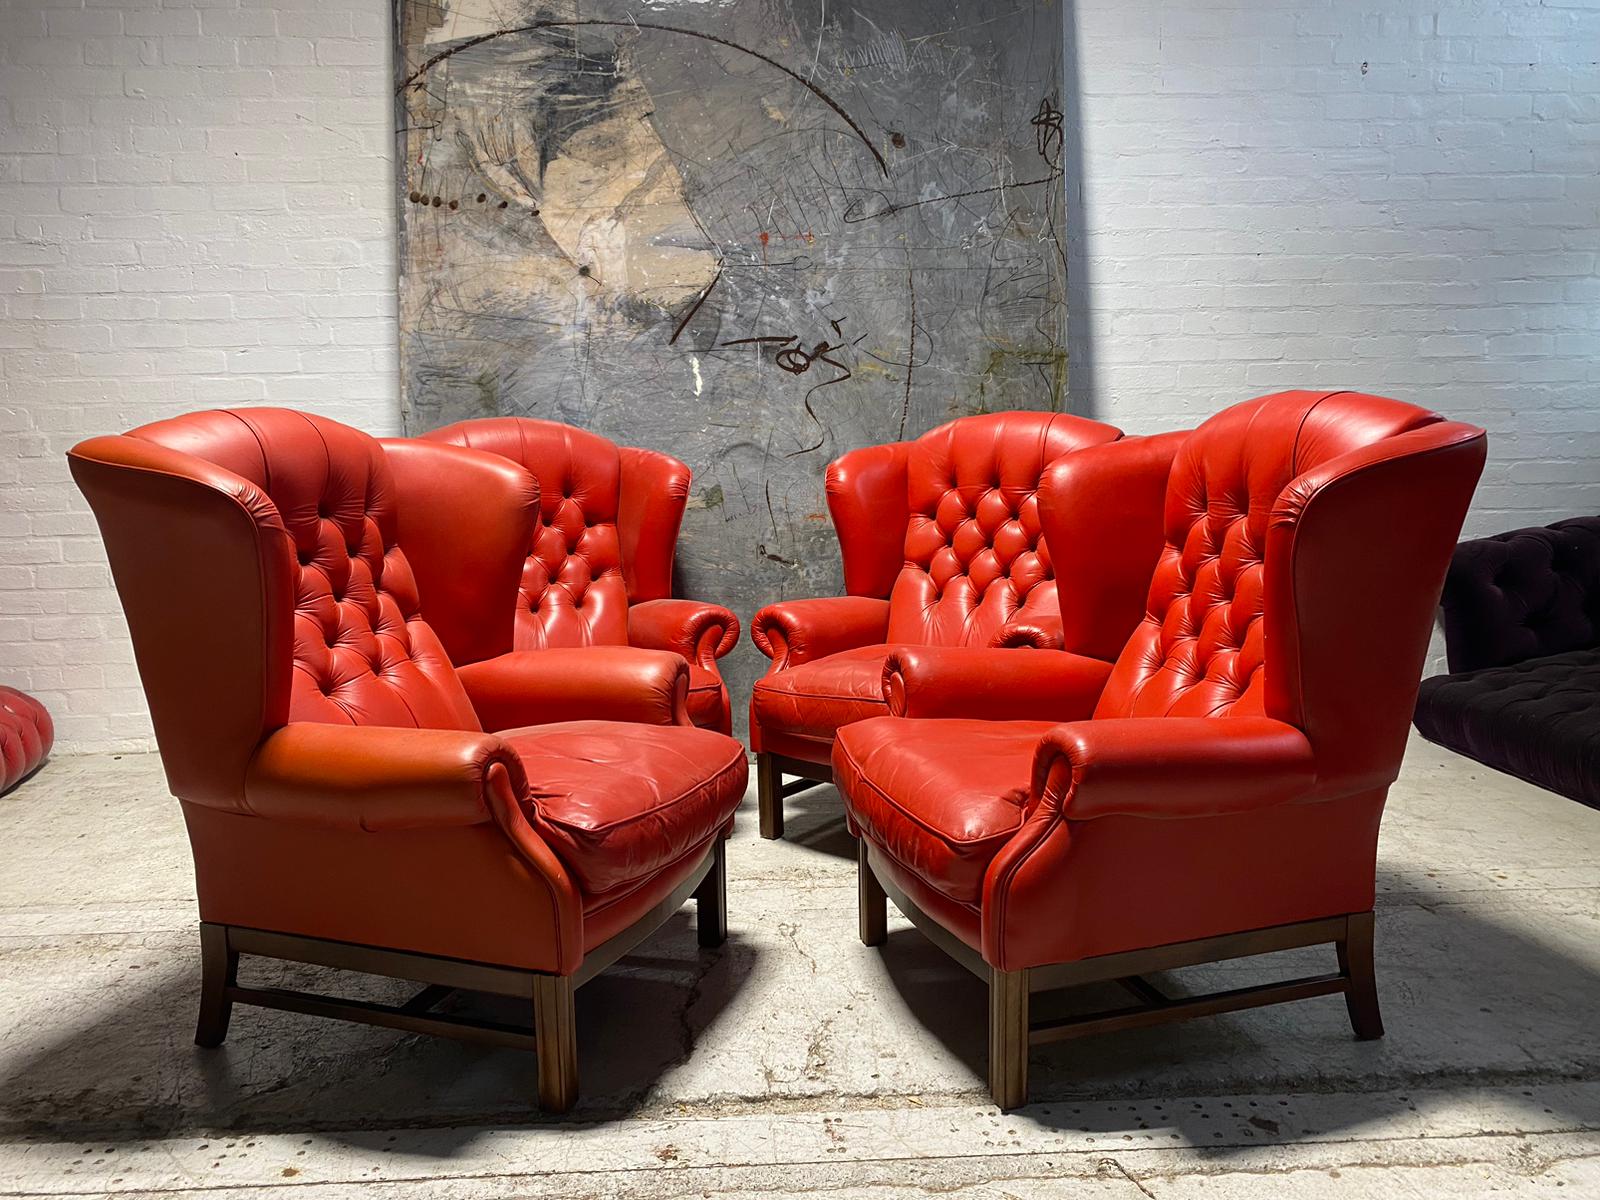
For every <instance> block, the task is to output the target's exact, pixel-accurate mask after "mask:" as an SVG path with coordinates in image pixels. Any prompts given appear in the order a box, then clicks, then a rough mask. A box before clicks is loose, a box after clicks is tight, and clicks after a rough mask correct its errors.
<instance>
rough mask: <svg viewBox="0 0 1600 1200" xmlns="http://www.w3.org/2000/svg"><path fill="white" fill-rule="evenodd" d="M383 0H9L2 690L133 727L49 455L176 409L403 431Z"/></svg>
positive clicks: (145, 729)
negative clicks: (262, 410)
mask: <svg viewBox="0 0 1600 1200" xmlns="http://www.w3.org/2000/svg"><path fill="white" fill-rule="evenodd" d="M390 41H391V35H390V31H389V12H388V6H387V4H386V3H385V0H243V2H242V3H241V2H240V0H215V2H211V0H191V2H188V3H185V2H183V0H160V2H158V0H89V2H88V4H87V6H86V5H85V4H84V2H83V0H61V2H59V3H58V2H56V0H0V682H4V683H8V684H12V685H15V686H17V687H21V688H24V689H25V690H27V691H30V692H32V693H34V694H35V695H37V696H38V697H39V698H40V699H41V700H43V701H44V702H45V703H46V704H47V705H49V707H50V709H51V712H52V713H53V714H54V715H55V719H56V726H57V729H58V735H57V740H58V744H59V745H60V747H61V749H62V750H68V751H70V750H83V749H105V748H131V747H137V746H144V745H149V744H150V732H149V718H148V716H147V715H146V712H145V705H144V698H143V695H142V693H141V692H140V690H139V680H138V676H137V672H136V671H135V669H134V665H133V656H132V650H131V647H130V646H129V644H128V639H127V630H126V626H125V625H124V623H123V620H122V617H121V613H120V611H119V609H118V606H117V600H116V595H115V592H114V591H113V590H112V587H111V579H110V572H109V570H108V568H107V567H106V564H105V558H104V555H103V553H102V551H101V547H100V542H99V537H98V535H97V533H96V531H95V527H94V522H93V519H92V518H91V517H90V515H89V511H88V508H87V506H86V505H85V504H84V503H83V501H82V499H81V497H79V495H78V494H77V491H76V489H75V488H74V487H73V486H72V484H71V481H70V480H69V478H68V475H67V469H66V462H65V459H64V457H63V455H64V453H65V451H66V450H67V448H68V447H69V446H71V445H72V444H73V443H74V442H76V441H78V440H79V439H80V438H82V437H85V436H87V435H89V434H94V433H110V432H119V431H121V430H124V429H127V428H129V427H131V426H133V425H137V424H140V423H142V422H145V421H150V420H155V419H157V418H160V417H165V416H171V415H173V414H176V413H181V412H186V411H189V410H192V409H200V408H212V407H217V406H219V405H234V404H257V403H273V404H285V405H290V406H294V407H301V408H309V409H313V410H315V411H318V412H323V413H326V414H328V415H329V416H332V417H335V418H337V419H339V420H343V421H348V422H350V423H352V424H355V425H359V426H361V427H362V428H365V429H369V430H371V431H373V432H375V433H392V432H395V431H396V428H397V425H398V412H399V404H398V395H397V387H398V384H397V370H396V353H395V278H394V276H395V251H394V220H393V213H394V203H393V183H392V179H393V154H392V135H391V128H392V116H391V107H390V93H389V88H390V65H389V64H390V50H389V47H390Z"/></svg>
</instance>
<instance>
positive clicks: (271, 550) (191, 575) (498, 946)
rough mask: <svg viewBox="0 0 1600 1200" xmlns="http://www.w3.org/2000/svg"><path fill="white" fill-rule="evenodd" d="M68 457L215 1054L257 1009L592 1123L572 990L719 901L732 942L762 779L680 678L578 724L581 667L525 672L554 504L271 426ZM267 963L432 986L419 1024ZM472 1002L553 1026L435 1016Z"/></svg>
mask: <svg viewBox="0 0 1600 1200" xmlns="http://www.w3.org/2000/svg"><path fill="white" fill-rule="evenodd" d="M391 456H392V457H393V459H394V463H399V464H401V468H402V469H401V471H400V472H399V475H398V476H397V473H396V471H395V469H394V463H392V462H391ZM70 460H71V467H72V473H73V477H74V478H75V479H76V481H77V483H78V486H79V487H80V488H81V489H82V490H83V492H84V494H85V495H86V496H87V497H88V499H89V502H90V505H91V506H92V507H93V509H94V512H95V516H96V518H97V519H98V521H99V523H100V529H101V532H102V534H103V536H104V538H105V544H106V550H107V553H108V555H109V557H110V561H111V568H112V572H113V574H114V576H115V578H116V583H117V590H118V592H119V593H120V594H121V597H122V603H123V607H124V610H125V611H126V613H127V617H128V624H129V627H130V629H131V631H132V634H133V644H134V651H135V654H136V656H137V659H138V664H139V673H140V676H141V678H142V680H143V682H144V688H145V695H146V696H147V698H148V699H149V702H150V711H151V716H152V718H153V720H154V724H155V732H156V738H157V741H158V742H159V744H160V747H161V754H162V761H163V764H164V766H165V768H166V772H167V780H168V784H169V786H170V787H171V789H172V792H173V794H174V795H175V796H176V797H177V798H178V799H179V801H180V802H181V803H182V806H183V814H184V819H185V821H186V823H187V825H188V830H189V838H190V843H191V846H192V849H193V852H194V864H195V877H196V883H197V887H198V892H199V901H200V917H201V922H202V925H201V945H202V963H203V972H202V975H203V978H202V995H201V1008H200V1020H199V1026H198V1030H197V1033H196V1041H197V1042H199V1043H200V1044H201V1045H206V1046H214V1045H217V1044H219V1043H220V1042H221V1041H222V1039H223V1037H224V1035H225V1034H226V1031H227V1025H228V1018H229V1014H230V1010H231V1006H232V1004H233V1003H235V1002H239V1003H247V1004H258V1005H265V1006H267V1007H272V1008H283V1009H289V1010H292V1011H297V1012H305V1013H311V1014H316V1015H322V1016H337V1017H344V1018H347V1019H351V1020H360V1021H366V1022H369V1023H373V1024H378V1025H384V1026H389V1027H392V1028H398V1029H405V1030H411V1031H418V1032H429V1033H443V1034H449V1035H452V1036H465V1037H475V1038H477V1039H480V1040H486V1041H491V1042H496V1043H500V1044H512V1045H523V1046H528V1047H531V1048H534V1049H536V1050H537V1053H538V1068H539V1096H540V1100H541V1102H542V1103H543V1104H544V1105H545V1106H546V1107H548V1108H550V1109H556V1110H560V1109H565V1108H566V1107H568V1106H570V1105H571V1104H572V1102H573V1100H574V1098H575V1095H576V1088H577V1066H576V1057H575V1055H576V1050H575V1046H576V1043H575V1040H574V1016H573V989H574V988H576V987H577V986H578V985H579V984H581V983H583V982H584V981H585V980H587V979H589V978H590V977H592V976H593V975H594V974H595V973H596V972H598V971H600V970H602V969H603V968H604V967H605V966H607V965H608V964H609V963H611V962H613V961H615V959H616V958H618V957H619V956H620V955H621V954H623V953H625V952H626V951H627V950H628V949H630V948H631V947H632V946H633V945H635V944H637V943H638V942H639V941H640V940H641V939H642V938H644V937H645V936H646V935H647V934H648V933H650V932H651V931H652V930H654V929H655V928H657V927H658V926H659V925H660V924H661V922H662V921H664V920H665V919H666V918H667V917H668V916H669V915H670V914H671V912H672V911H673V910H674V909H676V908H677V907H678V906H679V905H680V904H682V903H683V901H684V900H685V899H686V898H687V897H689V896H691V895H693V896H696V897H697V898H698V900H699V905H698V908H699V914H700V939H701V942H702V944H705V945H715V944H717V943H718V942H719V941H720V940H721V938H722V937H723V931H724V921H725V916H724V907H723V906H724V898H723V896H724V893H723V857H722V844H723V837H724V836H725V834H726V832H727V830H728V827H729V825H730V822H731V818H732V814H733V811H734V808H735V807H736V806H737V804H738V802H739V799H740V796H741V795H742V793H743V790H744V784H745V780H746V776H747V768H746V764H745V757H744V752H743V748H742V747H741V746H740V745H739V743H737V742H735V741H734V740H733V739H732V738H728V737H724V736H723V735H721V734H718V733H714V732H711V731H708V730H703V729H696V728H694V727H693V726H691V725H690V724H689V722H688V717H687V713H686V711H685V708H684V689H685V687H686V685H687V668H686V667H685V665H684V663H683V660H682V659H681V658H679V657H678V656H677V655H674V654H666V653H647V652H644V651H630V652H629V654H628V656H627V658H626V660H625V661H614V662H606V661H602V660H600V659H596V660H594V661H592V662H590V663H589V664H588V668H587V679H588V685H587V686H588V690H587V691H577V692H572V691H569V692H568V693H567V694H565V695H560V696H558V699H557V701H555V702H554V704H552V701H551V699H550V697H549V695H547V693H546V689H545V686H544V683H545V681H546V680H553V686H554V688H555V690H556V691H557V693H559V692H560V691H561V689H562V687H564V686H565V685H566V681H565V678H564V676H563V674H562V672H561V671H559V670H554V669H552V668H551V666H550V661H551V660H547V659H546V657H545V656H544V655H537V654H533V655H530V654H520V653H507V651H509V649H510V643H511V618H510V610H511V596H512V595H514V594H515V591H516V581H517V579H518V577H519V576H520V574H521V571H522V563H523V558H524V556H525V555H526V553H527V545H528V539H529V537H530V536H531V527H532V523H533V521H534V519H535V516H536V513H537V505H538V490H537V486H536V484H535V482H534V480H533V479H532V477H531V476H530V475H529V474H528V473H527V472H526V471H524V470H522V469H521V468H520V467H517V466H514V465H513V464H511V463H507V462H505V461H504V460H503V459H500V458H496V457H494V456H492V455H486V454H478V453H476V452H474V451H470V450H462V449H459V448H455V447H449V446H435V445H431V444H428V443H405V444H401V445H398V446H396V447H395V448H394V449H393V450H392V451H390V452H388V453H386V452H385V450H384V449H383V448H382V447H381V446H380V444H379V443H378V442H376V441H374V440H373V439H372V438H370V437H368V436H366V435H365V434H363V433H359V432H357V431H356V430H354V429H350V428H347V427H345V426H343V425H339V424H336V423H334V422H332V421H328V420H324V419H322V418H319V417H314V416H308V415H304V414H301V413H295V412H289V411H286V410H282V409H244V410H237V411H222V412H209V413H197V414H195V415H193V416H188V417H181V418H178V419H176V420H170V421H162V422H159V423H157V424H154V425H147V426H144V427H143V428H141V429H136V430H134V431H133V432H132V433H129V434H127V435H125V436H121V437H100V438H93V439H91V440H89V441H86V442H83V443H82V444H80V445H79V446H77V447H75V448H74V449H73V450H72V452H71V454H70ZM462 580H467V581H469V585H467V586H463V585H462V584H461V582H460V581H462ZM419 581H422V585H423V586H419ZM430 581H437V582H438V583H439V585H440V586H439V587H438V588H437V589H436V590H430V587H429V584H430ZM436 600H437V604H436V603H435V601H436ZM424 601H426V605H427V608H426V610H424V607H423V605H424ZM436 610H437V611H436ZM424 611H426V612H427V614H428V615H427V616H426V617H425V616H424ZM434 621H437V626H436V625H435V624H434ZM447 650H448V651H449V653H447ZM450 653H454V654H461V655H463V656H465V657H467V658H475V659H477V660H479V661H478V665H477V666H476V667H473V668H468V669H466V670H463V671H459V672H458V671H457V670H455V669H454V668H453V667H452V665H451V660H450V656H449V654H450ZM552 708H554V709H556V710H559V715H560V717H561V719H562V722H563V723H559V724H545V723H544V722H547V721H549V720H551V719H552V717H553V716H556V715H557V713H556V712H553V711H552ZM596 716H603V717H610V718H621V719H623V720H628V721H637V722H651V723H639V724H623V723H620V722H618V721H611V720H584V719H578V718H585V717H596ZM511 726H533V727H531V728H511ZM486 729H487V730H498V731H499V732H486ZM241 952H243V953H253V954H260V955H265V956H270V957H276V958H281V959H290V960H295V961H301V962H313V963H321V964H325V965H330V966H336V967H344V968H349V969H352V970H359V971H366V972H371V973H376V974H381V975H390V976H396V977H401V978H408V979H417V980H422V981H425V982H427V983H429V984H431V985H433V986H431V987H429V988H428V989H427V990H425V991H424V992H423V993H422V994H421V995H419V996H418V997H417V998H416V999H415V1000H413V1001H412V1002H410V1003H408V1004H405V1005H402V1006H396V1007H391V1006H385V1005H376V1004H353V1003H348V1002H341V1001H337V1000H333V999H330V998H328V997H323V996H313V995H307V994H305V993H301V992H292V991H282V990H278V989H269V988H257V987H250V986H243V985H241V984H240V983H239V982H238V979H237V976H236V971H237V962H238V956H239V954H240V953H241ZM454 988H466V989H471V990H480V991H490V992H497V993H502V994H507V995H512V996H518V997H521V998H522V999H524V1000H526V1001H528V1002H529V1007H530V1016H531V1018H532V1031H531V1032H523V1031H520V1030H518V1029H516V1028H513V1027H507V1026H501V1025H494V1026H487V1025H481V1024H474V1023H472V1022H471V1021H468V1020H467V1019H466V1018H463V1017H460V1016H456V1015H449V1014H446V1015H431V1014H430V1013H429V1010H430V1009H431V1008H432V1007H433V1006H434V1005H435V1004H437V1003H438V1001H439V1000H440V999H441V998H442V997H443V995H444V994H446V993H448V992H449V991H450V990H451V989H454Z"/></svg>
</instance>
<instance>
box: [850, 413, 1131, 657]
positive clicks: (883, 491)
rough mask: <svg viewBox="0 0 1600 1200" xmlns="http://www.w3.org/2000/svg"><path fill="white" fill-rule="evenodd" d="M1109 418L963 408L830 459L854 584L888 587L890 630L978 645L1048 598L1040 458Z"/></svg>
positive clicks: (1052, 605)
mask: <svg viewBox="0 0 1600 1200" xmlns="http://www.w3.org/2000/svg"><path fill="white" fill-rule="evenodd" d="M1120 436H1121V434H1120V432H1119V431H1118V430H1116V429H1114V428H1112V427H1111V426H1109V425H1103V424H1101V423H1099V422H1097V421H1089V420H1086V419H1084V418H1082V417H1075V416H1071V415H1068V414H1065V413H1042V412H1003V413H986V414H984V415H982V416H975V417H961V418H958V419H957V420H954V421H950V422H948V423H947V424H944V425H941V426H939V427H938V428H936V429H933V430H930V431H929V432H927V433H925V434H923V435H922V436H921V437H919V438H917V439H916V440H915V441H912V442H898V443H892V444H890V445H886V446H869V447H866V448H865V449H862V450H857V451H853V452H851V453H850V454H846V455H844V456H842V457H841V458H839V459H838V460H837V461H835V462H834V463H833V464H832V466H830V468H829V470H828V504H829V509H830V511H831V512H832V515H833V519H834V525H835V528H836V529H837V530H838V533H839V543H840V549H841V551H842V553H843V556H844V569H845V586H846V589H847V590H848V591H849V592H851V594H854V595H879V596H886V597H887V598H888V600H889V634H888V638H889V641H891V642H907V643H914V644H919V645H931V646H984V645H987V644H988V643H989V640H990V639H991V638H992V637H993V636H994V635H995V633H996V631H997V630H999V628H1000V627H1001V626H1002V625H1004V624H1005V623H1006V622H1007V621H1011V620H1013V619H1016V618H1026V617H1029V616H1031V615H1034V614H1036V613H1037V614H1040V615H1043V614H1046V613H1049V614H1053V613H1054V612H1055V611H1056V610H1057V603H1056V582H1055V569H1054V566H1053V564H1052V562H1051V558H1050V551H1049V549H1048V548H1047V547H1046V545H1045V543H1044V539H1043V533H1042V531H1041V529H1040V523H1039V505H1038V491H1039V483H1040V479H1041V477H1042V475H1043V474H1044V470H1045V468H1046V467H1047V466H1048V465H1049V464H1050V463H1051V462H1052V461H1054V460H1055V459H1057V458H1059V457H1060V456H1061V455H1063V454H1066V453H1068V452H1070V451H1073V450H1077V449H1081V448H1082V447H1084V446H1091V445H1098V444H1100V443H1104V442H1110V441H1114V440H1115V439H1116V438H1118V437H1120Z"/></svg>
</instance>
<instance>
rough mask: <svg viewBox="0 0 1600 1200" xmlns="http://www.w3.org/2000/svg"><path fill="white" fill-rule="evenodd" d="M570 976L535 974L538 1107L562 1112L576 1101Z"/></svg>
mask: <svg viewBox="0 0 1600 1200" xmlns="http://www.w3.org/2000/svg"><path fill="white" fill-rule="evenodd" d="M572 993H573V987H572V976H570V975H535V976H534V979H533V1036H534V1050H535V1053H537V1054H538V1056H539V1107H540V1108H542V1109H543V1110H544V1111H545V1112H551V1113H564V1112H566V1111H567V1110H568V1109H570V1108H571V1107H572V1106H573V1105H574V1104H576V1103H577V1100H578V1023H577V1019H576V1017H575V1015H574V1010H573V1004H572Z"/></svg>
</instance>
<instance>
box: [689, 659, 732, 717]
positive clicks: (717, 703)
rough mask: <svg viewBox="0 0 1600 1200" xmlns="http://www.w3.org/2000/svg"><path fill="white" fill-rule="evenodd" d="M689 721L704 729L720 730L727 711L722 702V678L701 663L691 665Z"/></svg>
mask: <svg viewBox="0 0 1600 1200" xmlns="http://www.w3.org/2000/svg"><path fill="white" fill-rule="evenodd" d="M687 703H688V706H689V719H690V720H691V721H693V722H694V723H695V724H696V725H698V726H700V727H701V728H702V729H720V728H721V727H722V721H723V716H724V714H725V713H726V711H727V709H726V708H725V707H724V705H723V701H722V676H720V675H718V674H717V673H716V672H715V671H708V670H706V669H705V668H704V667H702V666H701V665H700V664H699V663H694V662H691V663H690V664H689V695H688V698H687Z"/></svg>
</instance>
